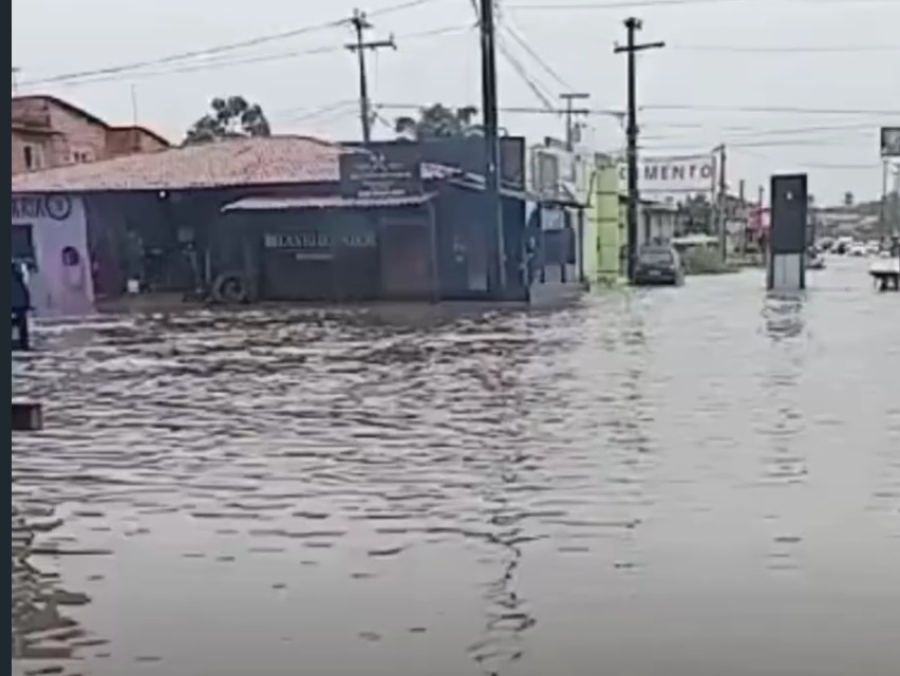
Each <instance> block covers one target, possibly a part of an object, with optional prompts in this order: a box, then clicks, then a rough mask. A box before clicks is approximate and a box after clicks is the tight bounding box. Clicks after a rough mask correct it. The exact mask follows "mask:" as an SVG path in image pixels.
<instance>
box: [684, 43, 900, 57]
mask: <svg viewBox="0 0 900 676" xmlns="http://www.w3.org/2000/svg"><path fill="white" fill-rule="evenodd" d="M672 49H676V50H679V51H683V52H716V53H733V54H772V55H775V54H855V53H867V52H876V53H878V52H897V51H900V45H821V46H793V47H792V46H787V47H776V46H772V47H768V46H759V47H740V46H735V45H678V44H676V45H672Z"/></svg>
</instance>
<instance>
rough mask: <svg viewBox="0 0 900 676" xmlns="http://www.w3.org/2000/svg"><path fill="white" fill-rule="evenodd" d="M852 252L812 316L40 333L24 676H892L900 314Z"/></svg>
mask: <svg viewBox="0 0 900 676" xmlns="http://www.w3.org/2000/svg"><path fill="white" fill-rule="evenodd" d="M853 265H854V262H853V261H847V262H842V263H835V264H834V265H832V266H830V268H829V270H827V271H824V272H821V273H817V275H816V276H814V277H813V279H812V283H811V288H810V290H809V291H808V292H807V293H806V294H805V295H804V296H803V297H797V298H767V297H766V295H765V293H764V291H763V290H762V281H763V280H762V278H761V275H760V274H759V273H758V272H752V273H747V274H742V275H736V276H729V277H719V278H715V279H703V278H696V279H691V280H690V281H689V283H688V285H686V286H685V287H683V288H681V289H671V290H670V289H658V290H648V291H643V290H642V291H638V292H635V293H621V294H609V295H604V296H599V297H597V298H593V299H591V300H589V301H587V302H585V303H584V304H583V305H582V306H579V307H577V308H571V309H568V310H565V311H561V312H536V313H531V314H528V313H523V312H521V311H509V312H506V311H494V310H492V311H484V310H478V309H472V310H460V309H458V308H417V309H414V308H402V307H390V308H369V309H346V310H335V311H319V310H306V311H302V310H249V311H245V312H241V313H238V314H229V313H213V312H196V313H188V314H180V315H178V314H170V315H166V314H159V315H155V316H146V317H134V318H121V317H119V318H114V319H107V320H102V321H97V322H94V323H92V324H91V325H82V326H79V327H71V326H69V327H64V326H53V327H50V328H49V329H48V330H44V331H42V332H39V333H38V334H37V336H36V339H37V341H38V344H39V346H40V349H39V351H38V352H36V353H33V354H28V355H22V356H18V355H17V356H16V358H15V361H14V364H13V370H14V389H15V390H17V391H18V392H21V393H27V394H30V395H33V396H35V397H39V398H41V399H42V400H43V401H44V403H45V406H46V421H45V423H46V429H45V430H44V431H42V432H40V433H35V434H28V435H17V436H15V437H14V440H13V458H12V470H13V486H12V492H13V506H14V515H13V594H14V603H13V624H14V631H13V651H14V655H15V659H14V664H15V665H16V667H17V668H19V667H21V673H26V671H28V670H31V671H35V672H37V671H39V670H41V669H45V670H47V669H48V670H49V671H46V672H45V673H60V672H54V671H53V670H54V669H59V668H61V669H63V671H62V672H61V673H72V674H74V673H82V674H96V675H107V674H108V675H110V676H113V675H115V676H122V675H130V674H132V673H136V674H138V673H139V674H156V675H161V676H169V675H171V674H192V675H196V676H231V675H235V676H238V675H243V674H260V675H261V676H268V675H273V676H282V675H283V676H288V675H291V676H295V675H296V674H297V673H310V674H316V675H317V676H319V675H322V676H330V675H334V676H337V675H341V676H346V675H348V674H366V675H368V674H379V675H380V674H384V675H385V676H387V675H390V676H414V675H416V676H418V675H419V674H436V675H439V676H443V675H444V674H446V675H454V676H455V675H457V674H472V675H473V676H483V675H486V674H498V675H502V676H516V675H518V676H544V675H546V674H557V673H558V674H574V675H576V676H580V675H582V674H584V675H588V674H590V675H592V676H593V675H594V674H597V673H599V672H601V671H602V672H603V673H610V674H642V675H647V676H654V675H657V674H659V675H665V676H729V675H731V674H738V675H743V674H748V675H749V674H753V675H754V676H756V675H760V674H763V675H767V676H783V675H784V674H786V673H791V674H808V675H809V676H846V675H847V674H865V675H866V676H882V675H884V676H894V674H895V673H896V669H895V667H896V664H898V663H900V647H898V644H897V642H896V640H895V637H894V634H895V631H896V630H895V628H896V626H900V455H898V451H897V449H898V448H900V398H898V396H897V393H898V391H900V390H898V382H900V381H898V379H897V374H898V373H900V340H898V339H897V336H898V332H897V331H898V329H897V327H898V326H900V304H898V303H897V302H896V300H897V299H896V298H895V297H893V296H891V295H889V294H875V293H873V292H872V291H871V289H870V288H869V287H868V282H867V279H866V276H865V274H864V272H865V271H864V269H863V268H859V266H858V265H857V266H856V267H853ZM760 308H762V311H761V312H760Z"/></svg>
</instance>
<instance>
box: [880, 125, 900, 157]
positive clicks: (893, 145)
mask: <svg viewBox="0 0 900 676" xmlns="http://www.w3.org/2000/svg"><path fill="white" fill-rule="evenodd" d="M881 156H882V157H891V158H895V157H898V158H900V127H882V128H881Z"/></svg>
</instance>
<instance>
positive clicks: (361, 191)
mask: <svg viewBox="0 0 900 676" xmlns="http://www.w3.org/2000/svg"><path fill="white" fill-rule="evenodd" d="M340 171H341V194H343V195H344V196H345V197H355V198H368V199H372V198H379V197H409V196H411V195H420V194H421V193H422V163H421V161H419V160H418V159H414V158H409V157H407V158H401V157H390V156H389V154H388V153H386V152H384V151H381V150H377V151H372V152H351V153H345V154H343V155H341V157H340Z"/></svg>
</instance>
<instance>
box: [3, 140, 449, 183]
mask: <svg viewBox="0 0 900 676" xmlns="http://www.w3.org/2000/svg"><path fill="white" fill-rule="evenodd" d="M349 152H360V151H359V150H357V149H349V148H346V147H343V146H339V145H336V144H333V143H328V142H327V141H321V140H319V139H314V138H309V137H305V136H270V137H267V138H243V139H232V140H227V141H220V142H218V143H205V144H202V145H196V146H187V147H183V148H172V149H170V150H162V151H159V152H154V153H138V154H134V155H126V156H123V157H117V158H114V159H109V160H101V161H99V162H89V163H85V164H75V165H69V166H65V167H58V168H55V169H47V170H45V171H37V172H30V173H25V174H17V175H15V176H13V178H12V192H18V193H25V192H32V193H35V192H114V191H139V190H189V189H200V188H217V187H228V186H254V185H259V186H264V185H287V184H297V183H332V182H337V181H339V180H340V162H339V157H340V155H341V154H343V153H349ZM458 173H459V172H458V171H457V170H455V169H452V168H449V167H444V166H442V165H435V164H423V165H422V174H423V178H425V179H426V180H439V179H443V178H449V177H451V176H454V175H456V174H458Z"/></svg>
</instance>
